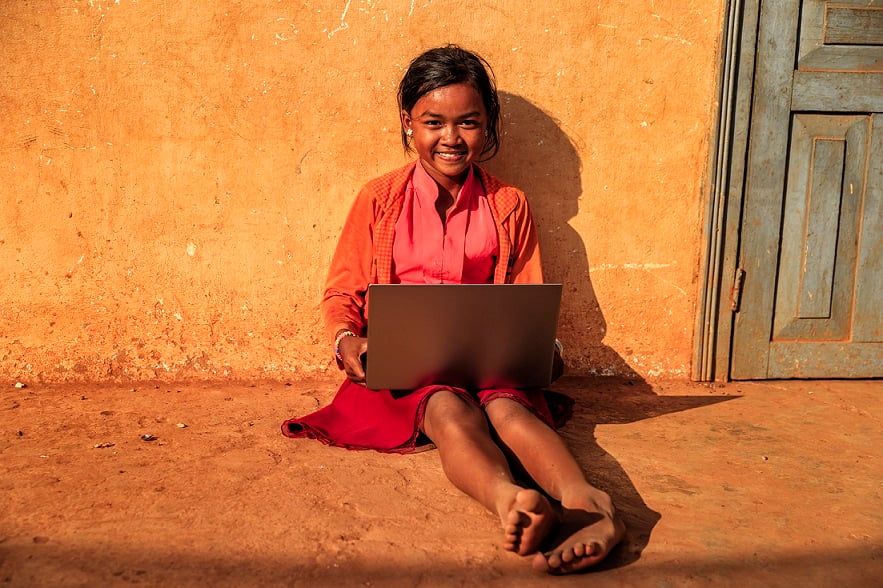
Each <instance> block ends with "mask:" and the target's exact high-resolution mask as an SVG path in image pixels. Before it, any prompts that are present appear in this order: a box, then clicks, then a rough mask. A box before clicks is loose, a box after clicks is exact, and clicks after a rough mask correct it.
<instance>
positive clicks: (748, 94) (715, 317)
mask: <svg viewBox="0 0 883 588" xmlns="http://www.w3.org/2000/svg"><path fill="white" fill-rule="evenodd" d="M760 3H761V0H726V2H725V4H724V10H725V17H724V21H723V25H724V26H723V30H722V33H721V37H720V44H719V47H720V48H721V51H720V54H721V61H720V75H719V76H718V113H717V117H716V120H715V125H714V128H713V129H712V132H711V138H712V141H711V143H710V149H709V159H708V166H707V170H708V172H707V174H706V181H705V190H704V191H705V193H706V205H705V211H704V219H705V220H704V223H703V227H702V238H701V241H700V243H701V244H702V250H701V256H700V274H699V276H700V280H699V293H698V299H697V305H696V322H695V329H694V338H693V340H694V345H693V367H692V371H691V374H692V378H693V379H694V380H698V381H714V380H728V379H729V376H730V358H731V349H732V334H733V321H734V317H735V313H736V311H737V310H738V305H739V302H740V301H739V298H740V292H741V281H742V276H741V275H740V272H739V268H738V255H739V242H740V238H741V226H742V205H743V199H744V195H743V192H744V187H745V170H746V166H747V160H748V137H749V129H750V124H751V108H752V103H753V95H754V71H755V57H756V51H757V31H758V25H759V18H760Z"/></svg>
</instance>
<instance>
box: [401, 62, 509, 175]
mask: <svg viewBox="0 0 883 588" xmlns="http://www.w3.org/2000/svg"><path fill="white" fill-rule="evenodd" d="M463 83H466V84H470V85H472V86H473V87H474V88H475V89H476V90H477V91H478V94H479V95H480V96H481V101H482V102H483V103H484V109H485V111H486V112H487V117H488V118H487V141H485V144H484V148H483V149H482V150H481V155H487V157H485V158H484V159H482V160H481V161H487V160H488V159H490V158H492V157H493V156H494V155H496V154H497V151H499V150H500V98H499V96H497V86H496V82H495V80H494V72H493V70H492V69H491V66H490V64H489V63H488V62H487V61H485V59H484V58H483V57H481V56H480V55H478V54H476V53H473V52H471V51H467V50H465V49H462V48H461V47H459V46H457V45H445V46H444V47H438V48H435V49H430V50H428V51H426V52H424V53H422V54H421V55H419V56H418V57H416V58H415V59H414V60H413V61H412V62H411V65H409V66H408V71H406V72H405V75H404V77H402V81H401V82H400V83H399V92H398V104H399V111H402V110H404V111H405V112H408V113H410V112H411V109H413V108H414V105H415V104H417V101H418V100H420V98H422V97H423V96H424V95H425V94H427V93H429V92H432V91H433V90H436V89H438V88H441V87H444V86H450V85H452V84H463ZM402 145H404V147H405V152H406V153H410V152H412V151H413V148H412V147H411V145H410V143H409V142H408V135H407V134H406V133H405V129H402Z"/></svg>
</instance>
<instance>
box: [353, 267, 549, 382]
mask: <svg viewBox="0 0 883 588" xmlns="http://www.w3.org/2000/svg"><path fill="white" fill-rule="evenodd" d="M561 290H562V288H561V284H419V285H411V284H372V285H371V286H369V288H368V308H369V326H368V354H367V358H366V385H367V387H368V388H370V389H373V390H381V389H390V390H413V389H416V388H420V387H423V386H428V385H431V384H441V385H448V386H455V387H460V388H467V389H488V388H541V387H544V386H548V385H549V384H550V382H551V378H552V361H553V356H554V348H555V335H556V331H557V325H558V313H559V308H560V303H561Z"/></svg>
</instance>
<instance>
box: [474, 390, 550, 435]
mask: <svg viewBox="0 0 883 588" xmlns="http://www.w3.org/2000/svg"><path fill="white" fill-rule="evenodd" d="M485 411H486V412H487V416H488V419H489V420H490V422H491V425H493V427H494V429H496V430H497V431H498V432H499V431H504V430H505V429H506V428H508V427H511V426H519V427H520V426H523V425H524V424H525V423H531V424H532V423H534V422H542V421H540V419H539V418H538V417H537V416H536V415H535V414H534V413H532V412H531V411H530V410H528V409H527V408H526V407H525V406H524V405H523V404H521V403H520V402H517V401H515V400H512V399H511V398H495V399H494V400H491V401H490V402H488V403H487V405H486V406H485Z"/></svg>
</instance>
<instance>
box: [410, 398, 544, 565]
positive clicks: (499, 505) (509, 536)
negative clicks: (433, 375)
mask: <svg viewBox="0 0 883 588" xmlns="http://www.w3.org/2000/svg"><path fill="white" fill-rule="evenodd" d="M422 430H423V432H424V433H425V434H426V436H427V437H429V438H430V439H431V440H432V442H433V443H435V445H436V447H438V451H439V455H440V457H441V463H442V468H443V469H444V471H445V474H446V475H447V477H448V479H450V480H451V482H452V483H453V484H454V485H455V486H456V487H457V488H459V489H460V490H462V491H463V492H464V493H466V494H467V495H469V496H471V497H472V498H474V499H475V500H477V501H478V502H479V503H481V504H482V505H483V506H484V507H485V508H487V509H488V510H489V511H491V512H493V513H496V514H497V515H498V516H499V517H500V520H501V522H502V523H503V528H504V534H505V539H504V547H505V548H506V549H508V550H509V551H514V552H516V553H518V554H519V555H527V554H530V553H534V552H536V551H537V549H538V548H539V545H540V543H541V542H542V541H543V539H545V537H546V536H547V535H548V534H549V532H550V531H551V529H552V528H553V527H554V526H555V523H556V520H555V514H554V512H553V509H552V506H551V505H550V504H549V501H548V500H547V499H546V498H545V497H544V496H543V495H542V494H540V493H539V492H536V491H535V490H526V489H524V488H522V487H520V486H518V485H517V484H515V482H514V480H513V477H512V473H511V471H510V469H509V464H508V462H507V460H506V456H505V455H504V454H503V452H502V450H501V449H500V447H499V446H498V445H497V444H496V443H495V442H494V441H493V439H492V438H491V435H490V429H489V428H488V423H487V418H486V417H485V414H484V412H482V410H481V409H480V408H479V407H477V406H475V405H474V404H470V403H469V402H467V401H465V400H463V399H462V398H460V397H459V396H457V395H456V394H454V393H453V392H449V391H441V392H436V393H435V394H433V395H432V396H430V398H429V400H427V404H426V413H425V415H424V418H423V427H422Z"/></svg>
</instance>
